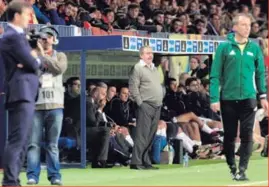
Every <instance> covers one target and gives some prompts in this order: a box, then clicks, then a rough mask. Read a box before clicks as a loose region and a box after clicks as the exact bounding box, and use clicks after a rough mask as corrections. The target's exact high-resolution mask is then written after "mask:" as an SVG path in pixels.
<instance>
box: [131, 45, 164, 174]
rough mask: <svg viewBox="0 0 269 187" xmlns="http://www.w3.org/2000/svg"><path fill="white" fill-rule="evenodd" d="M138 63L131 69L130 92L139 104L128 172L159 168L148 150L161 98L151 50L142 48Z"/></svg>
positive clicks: (156, 70) (155, 128) (154, 131)
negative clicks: (155, 165)
mask: <svg viewBox="0 0 269 187" xmlns="http://www.w3.org/2000/svg"><path fill="white" fill-rule="evenodd" d="M140 58H141V59H140V61H139V62H138V63H137V64H135V66H134V67H133V69H132V70H131V74H130V78H129V90H130V94H131V97H132V98H133V99H134V101H135V102H136V104H137V105H138V109H137V118H136V119H137V120H136V129H135V135H134V147H133V154H132V160H131V165H130V168H131V169H138V170H142V169H158V168H156V167H153V166H152V164H151V159H150V157H149V150H150V148H151V146H152V143H153V138H154V135H155V133H156V131H157V126H158V121H159V119H160V111H161V105H162V100H163V96H164V91H163V87H162V85H161V80H160V74H159V71H158V69H157V68H156V67H155V66H154V64H153V63H152V60H153V52H152V48H151V47H148V46H146V47H141V49H140Z"/></svg>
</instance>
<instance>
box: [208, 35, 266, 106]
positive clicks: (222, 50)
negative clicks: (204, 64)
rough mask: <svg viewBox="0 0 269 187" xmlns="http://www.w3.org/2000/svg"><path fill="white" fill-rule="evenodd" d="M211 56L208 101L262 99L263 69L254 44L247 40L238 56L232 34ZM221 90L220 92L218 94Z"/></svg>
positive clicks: (263, 92)
mask: <svg viewBox="0 0 269 187" xmlns="http://www.w3.org/2000/svg"><path fill="white" fill-rule="evenodd" d="M227 39H228V41H225V42H223V43H221V44H220V45H219V46H218V48H217V51H216V53H215V58H214V61H213V64H212V69H211V74H210V102H211V103H216V102H219V101H220V100H243V99H256V98H257V93H258V94H259V95H260V97H266V95H265V94H266V87H265V66H264V59H263V54H262V51H261V49H260V47H259V46H258V44H256V43H254V42H252V41H248V43H247V44H246V46H245V49H244V51H243V52H242V53H241V50H240V48H239V47H238V44H237V43H236V42H235V39H234V34H233V33H232V34H229V35H228V36H227ZM219 88H221V93H220V92H219Z"/></svg>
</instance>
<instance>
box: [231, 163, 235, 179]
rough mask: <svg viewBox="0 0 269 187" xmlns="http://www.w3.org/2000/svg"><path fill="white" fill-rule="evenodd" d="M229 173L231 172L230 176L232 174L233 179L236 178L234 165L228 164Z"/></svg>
mask: <svg viewBox="0 0 269 187" xmlns="http://www.w3.org/2000/svg"><path fill="white" fill-rule="evenodd" d="M230 173H231V176H232V179H233V180H235V178H236V166H235V165H234V166H230Z"/></svg>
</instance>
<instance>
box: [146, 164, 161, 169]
mask: <svg viewBox="0 0 269 187" xmlns="http://www.w3.org/2000/svg"><path fill="white" fill-rule="evenodd" d="M144 167H145V169H149V170H158V169H159V168H158V167H155V166H152V165H145V166H144Z"/></svg>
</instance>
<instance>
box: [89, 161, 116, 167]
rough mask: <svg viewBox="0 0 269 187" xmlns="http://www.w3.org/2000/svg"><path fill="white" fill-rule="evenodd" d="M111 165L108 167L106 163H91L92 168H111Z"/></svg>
mask: <svg viewBox="0 0 269 187" xmlns="http://www.w3.org/2000/svg"><path fill="white" fill-rule="evenodd" d="M112 167H113V165H108V164H107V163H106V162H104V161H103V162H102V161H97V162H93V163H92V168H112Z"/></svg>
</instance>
